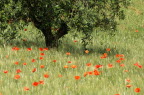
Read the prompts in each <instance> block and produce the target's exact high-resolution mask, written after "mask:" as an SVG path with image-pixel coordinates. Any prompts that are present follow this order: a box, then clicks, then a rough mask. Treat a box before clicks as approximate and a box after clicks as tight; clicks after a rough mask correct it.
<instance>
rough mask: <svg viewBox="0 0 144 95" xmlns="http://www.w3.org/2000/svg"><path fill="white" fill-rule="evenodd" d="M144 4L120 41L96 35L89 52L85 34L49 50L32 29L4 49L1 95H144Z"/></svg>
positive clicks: (124, 24)
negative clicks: (85, 43)
mask: <svg viewBox="0 0 144 95" xmlns="http://www.w3.org/2000/svg"><path fill="white" fill-rule="evenodd" d="M143 5H144V1H143V0H132V4H131V5H130V6H129V7H128V10H127V11H126V19H125V20H123V21H121V22H120V25H119V26H118V31H116V32H115V36H112V35H109V32H101V31H98V32H95V31H94V32H93V34H92V35H93V39H92V42H93V44H90V45H89V46H88V51H83V48H82V44H81V37H82V35H81V34H78V37H76V38H75V39H74V38H73V37H72V35H71V33H70V34H67V35H66V36H65V37H64V38H63V39H61V42H62V43H61V45H60V46H59V47H58V49H55V48H53V49H47V48H45V43H44V39H43V37H41V36H40V35H41V34H39V35H37V32H38V31H37V30H36V29H35V28H34V27H33V26H32V25H31V24H30V25H29V26H25V27H24V29H27V31H24V30H21V31H20V33H22V34H23V39H17V40H14V41H12V42H11V44H9V45H7V44H4V43H2V42H1V45H0V95H144V67H143V66H144V57H143V56H144V6H143Z"/></svg>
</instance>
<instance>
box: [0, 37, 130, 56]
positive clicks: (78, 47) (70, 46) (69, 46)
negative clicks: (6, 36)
mask: <svg viewBox="0 0 144 95" xmlns="http://www.w3.org/2000/svg"><path fill="white" fill-rule="evenodd" d="M1 44H2V43H1ZM6 46H11V47H14V46H17V47H19V48H30V47H36V48H40V47H41V48H44V47H46V46H45V43H44V41H42V40H40V41H37V42H36V41H30V40H29V41H14V42H11V43H9V44H7V45H6ZM110 49H111V51H109V52H108V51H106V47H104V46H103V45H97V46H94V45H91V47H89V48H88V51H89V53H88V54H86V53H85V52H84V48H83V47H82V44H81V43H80V42H76V43H72V41H71V40H70V39H67V40H66V41H63V43H62V44H60V45H59V47H58V48H54V49H53V50H56V51H58V52H62V53H63V54H65V53H66V52H70V53H71V54H72V56H81V55H92V54H104V53H108V55H109V56H114V55H116V54H125V53H126V52H127V53H130V51H129V50H126V49H125V48H119V49H118V48H115V47H111V48H110Z"/></svg>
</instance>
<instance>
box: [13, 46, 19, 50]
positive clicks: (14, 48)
mask: <svg viewBox="0 0 144 95" xmlns="http://www.w3.org/2000/svg"><path fill="white" fill-rule="evenodd" d="M19 49H20V48H18V47H13V48H12V50H19Z"/></svg>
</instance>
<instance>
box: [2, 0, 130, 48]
mask: <svg viewBox="0 0 144 95" xmlns="http://www.w3.org/2000/svg"><path fill="white" fill-rule="evenodd" d="M0 5H1V6H0V9H1V10H0V24H1V26H0V28H1V35H4V34H3V33H4V30H5V29H7V27H8V26H9V27H10V26H12V28H14V27H15V25H17V24H16V23H17V22H18V21H19V20H23V21H26V23H28V22H27V19H29V21H31V22H33V24H34V26H35V27H36V28H37V29H39V30H41V32H42V33H43V35H44V37H45V43H46V46H47V47H54V46H56V44H57V41H58V40H59V39H60V38H61V37H63V36H64V35H66V34H68V32H69V31H70V30H71V29H72V28H74V29H76V30H77V31H78V32H82V33H83V34H84V35H85V37H84V38H83V39H82V40H83V42H84V46H86V45H87V43H88V41H87V39H90V34H91V33H92V32H93V29H95V28H101V29H105V30H116V26H117V21H118V19H124V8H127V6H128V5H129V0H2V1H0ZM7 22H9V23H10V22H13V24H10V25H9V24H7ZM52 27H54V28H57V30H53V29H52ZM14 30H16V29H15V28H14ZM10 32H11V35H10V36H13V38H15V37H17V35H16V34H17V33H16V32H14V31H10ZM53 32H54V33H53ZM5 34H7V33H5Z"/></svg>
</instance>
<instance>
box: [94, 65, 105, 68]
mask: <svg viewBox="0 0 144 95" xmlns="http://www.w3.org/2000/svg"><path fill="white" fill-rule="evenodd" d="M102 66H103V65H95V68H102Z"/></svg>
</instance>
